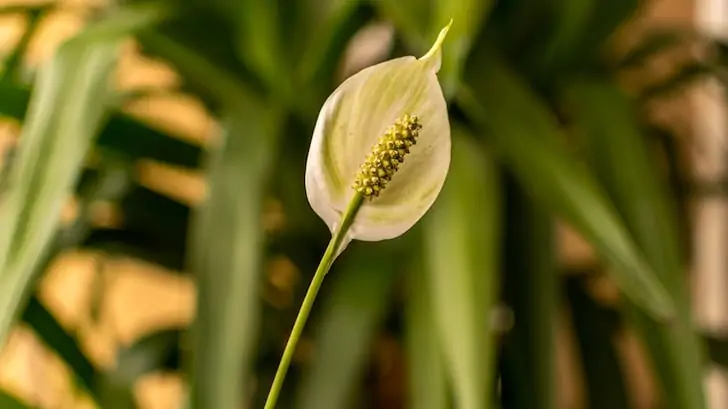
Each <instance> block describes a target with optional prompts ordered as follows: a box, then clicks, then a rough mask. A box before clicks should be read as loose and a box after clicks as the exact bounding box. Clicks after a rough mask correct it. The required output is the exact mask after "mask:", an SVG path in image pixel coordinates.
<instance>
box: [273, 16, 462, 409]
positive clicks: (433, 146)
mask: <svg viewBox="0 0 728 409" xmlns="http://www.w3.org/2000/svg"><path fill="white" fill-rule="evenodd" d="M450 24H452V21H450ZM450 24H448V26H447V27H445V28H444V29H442V31H441V32H440V35H439V36H438V37H437V40H436V41H435V44H434V45H433V46H432V48H431V49H430V51H429V52H428V53H427V54H425V55H424V56H423V57H422V58H419V59H416V58H415V57H403V58H397V59H394V60H390V61H387V62H384V63H381V64H378V65H375V66H373V67H369V68H366V69H364V70H362V71H360V72H359V73H357V74H355V75H354V76H352V77H350V78H349V79H347V80H346V81H344V82H343V83H342V84H341V85H340V86H339V88H337V89H336V90H335V91H334V93H333V94H331V96H330V97H329V98H328V99H327V100H326V102H325V103H324V106H323V108H321V112H320V113H319V117H318V120H317V122H316V128H315V129H314V132H313V139H312V140H311V148H310V150H309V152H308V160H307V162H306V194H307V195H308V200H309V202H310V203H311V207H312V208H313V209H314V211H315V212H316V213H317V214H318V215H319V216H320V217H321V218H322V219H323V220H324V221H325V222H326V224H327V225H328V226H329V229H331V233H332V237H331V241H330V242H329V246H328V247H327V248H326V252H325V253H324V255H323V257H322V258H321V263H320V264H319V266H318V268H317V269H316V272H315V273H314V276H313V279H312V280H311V285H310V286H309V288H308V291H307V292H306V297H305V298H304V299H303V304H301V309H300V310H299V311H298V316H297V317H296V322H295V323H294V324H293V329H292V330H291V335H290V337H289V338H288V342H287V343H286V348H285V350H284V351H283V356H281V362H280V364H279V365H278V371H277V372H276V375H275V378H273V384H272V385H271V388H270V391H269V392H268V399H266V402H265V409H273V408H275V405H276V402H277V401H278V396H279V394H280V391H281V388H282V386H283V381H284V379H285V377H286V373H287V371H288V367H289V366H290V364H291V359H292V357H293V352H294V351H295V349H296V345H297V344H298V341H299V339H300V338H301V334H302V332H303V327H304V326H305V325H306V320H307V319H308V315H309V313H310V312H311V308H312V306H313V303H314V300H315V299H316V295H317V294H318V291H319V288H321V283H322V282H323V280H324V277H325V276H326V274H327V273H328V271H329V269H330V268H331V265H332V264H333V262H334V259H335V258H336V256H337V255H338V254H340V253H341V252H342V251H343V250H344V248H346V246H347V244H348V243H349V241H351V240H352V239H358V240H365V241H377V240H385V239H391V238H394V237H397V236H399V235H401V234H403V233H404V232H406V231H407V230H409V228H410V227H412V226H413V225H414V224H415V223H416V222H417V220H419V219H420V218H421V217H422V216H423V215H424V214H425V212H427V210H428V209H429V208H430V206H432V203H433V202H434V201H435V199H436V198H437V195H438V194H439V193H440V190H441V189H442V185H443V184H444V183H445V176H447V171H448V168H449V167H450V122H449V120H448V117H447V105H446V104H445V97H444V96H443V95H442V89H441V88H440V84H439V83H438V82H437V71H438V70H439V69H440V59H441V56H440V48H441V47H442V42H443V41H444V40H445V36H446V35H447V31H448V29H449V28H450Z"/></svg>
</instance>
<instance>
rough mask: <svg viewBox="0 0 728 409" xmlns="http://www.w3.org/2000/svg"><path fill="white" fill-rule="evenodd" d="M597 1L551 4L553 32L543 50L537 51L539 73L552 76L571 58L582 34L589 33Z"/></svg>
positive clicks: (581, 0)
mask: <svg viewBox="0 0 728 409" xmlns="http://www.w3.org/2000/svg"><path fill="white" fill-rule="evenodd" d="M598 1H599V0H596V1H595V0H562V1H557V2H553V3H554V5H555V7H556V9H555V10H554V15H555V17H554V20H555V21H554V22H553V23H552V24H553V25H554V27H555V29H554V32H553V33H552V34H551V35H550V36H549V37H548V40H547V42H546V44H545V45H544V47H543V49H541V50H539V51H538V54H537V55H538V60H537V62H536V66H539V67H541V69H540V70H539V71H542V73H548V74H550V75H553V74H555V73H557V72H559V69H561V68H563V67H564V64H566V63H568V62H570V61H568V60H569V59H570V58H572V53H573V52H574V46H575V45H577V44H578V42H579V40H580V39H581V36H582V34H583V33H584V32H586V31H589V26H588V25H587V24H588V23H589V22H590V17H591V15H592V10H593V9H594V7H595V5H596V3H597V2H598Z"/></svg>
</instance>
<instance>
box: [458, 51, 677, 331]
mask: <svg viewBox="0 0 728 409" xmlns="http://www.w3.org/2000/svg"><path fill="white" fill-rule="evenodd" d="M478 58H479V59H484V60H480V61H482V64H479V65H477V66H474V67H473V69H472V70H469V75H468V79H469V81H468V82H469V85H470V87H469V88H467V89H465V88H464V89H463V91H464V92H462V93H461V94H460V95H459V99H458V100H459V103H460V104H461V105H462V107H463V109H464V110H466V113H467V114H468V116H469V118H470V119H471V120H472V121H474V123H475V124H476V125H477V126H478V127H479V128H480V129H482V130H483V131H484V132H486V133H487V135H488V137H489V138H490V139H491V140H492V142H493V144H494V146H495V147H496V148H497V149H498V152H499V153H500V154H501V155H502V156H503V158H504V160H505V161H506V162H507V164H508V165H509V166H510V168H511V169H512V171H513V173H514V174H515V176H516V177H517V178H518V180H519V183H521V184H522V185H523V187H524V189H525V190H526V191H527V192H528V193H529V194H530V195H532V197H534V198H535V199H536V200H537V202H538V203H541V204H542V205H545V206H547V209H550V210H551V211H554V212H556V213H557V214H558V215H559V216H561V217H563V218H564V219H566V220H567V221H569V222H570V223H571V224H572V225H574V227H575V228H577V229H578V230H579V231H580V232H581V234H582V235H583V236H584V237H585V238H586V239H587V240H589V241H590V242H591V243H592V245H594V247H595V248H596V249H597V251H598V252H599V253H600V254H601V255H602V256H603V257H604V258H605V259H606V260H608V261H609V262H610V263H611V264H612V265H613V266H615V268H614V269H610V270H609V271H610V272H611V273H612V277H613V278H614V279H615V281H616V282H617V283H618V285H619V286H620V288H621V289H622V290H623V291H624V292H625V293H626V294H627V296H628V297H630V298H631V299H633V300H634V301H635V302H637V303H638V304H639V305H640V306H641V307H643V308H645V309H646V310H647V311H649V312H650V313H651V314H653V315H654V316H656V317H661V318H663V319H664V318H669V317H672V316H673V315H674V313H675V312H674V308H675V307H674V305H673V303H672V300H671V298H670V294H669V293H668V292H667V291H666V290H665V288H664V286H663V285H662V284H661V283H660V281H659V280H658V279H657V278H656V276H655V273H654V271H653V270H652V268H651V267H650V265H649V264H647V262H646V260H645V259H644V256H643V254H641V252H640V251H639V249H638V248H637V246H636V244H635V242H634V240H633V238H632V237H631V236H630V235H629V232H628V230H627V229H626V227H625V226H624V224H623V223H622V221H621V220H620V218H619V215H618V214H617V212H616V211H615V209H614V207H613V205H612V203H611V202H610V201H609V200H608V199H607V196H606V195H605V194H604V192H603V191H602V190H601V189H600V187H599V185H598V184H597V183H596V180H595V179H594V178H593V176H592V174H591V173H590V172H589V171H588V169H587V168H586V167H585V166H581V165H580V163H579V162H577V161H576V160H575V159H574V158H573V157H571V156H570V154H569V153H568V151H567V150H566V148H565V147H564V146H562V144H561V140H560V137H561V135H560V132H559V128H558V126H557V124H556V122H555V120H554V118H553V117H552V113H551V112H550V111H549V110H548V109H547V107H546V106H545V105H543V104H542V103H541V102H540V101H539V99H538V98H537V97H536V96H535V95H533V94H532V93H531V92H530V90H529V89H528V86H527V85H526V84H523V83H522V82H521V81H520V80H519V78H518V77H517V76H516V75H514V74H513V73H511V72H510V71H509V70H508V68H507V67H506V66H505V65H504V64H503V63H502V61H500V60H499V58H498V56H497V55H495V54H493V53H485V52H481V53H479V54H478ZM476 67H477V68H476Z"/></svg>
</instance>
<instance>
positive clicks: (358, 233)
mask: <svg viewBox="0 0 728 409" xmlns="http://www.w3.org/2000/svg"><path fill="white" fill-rule="evenodd" d="M448 28H449V26H448ZM448 28H445V29H443V31H442V32H441V33H440V36H439V37H438V40H437V42H436V43H435V45H434V46H433V48H432V50H431V51H430V52H428V53H427V55H425V56H424V57H422V58H420V59H417V58H415V57H402V58H397V59H394V60H390V61H386V62H383V63H381V64H377V65H375V66H372V67H369V68H366V69H364V70H362V71H360V72H358V73H357V74H354V75H353V76H351V77H350V78H348V79H347V80H346V81H344V82H343V83H342V84H341V85H340V86H339V87H338V88H337V89H336V90H335V91H334V92H333V93H332V94H331V95H330V96H329V98H328V99H327V100H326V102H325V103H324V105H323V107H322V108H321V112H320V113H319V117H318V120H317V122H316V127H315V129H314V134H313V138H312V140H311V147H310V150H309V153H308V159H307V163H306V193H307V195H308V200H309V203H310V204H311V207H312V208H313V210H314V211H315V212H316V213H317V214H318V215H319V217H321V218H322V219H323V220H324V222H326V224H327V225H328V227H329V229H331V230H332V231H334V229H336V227H337V225H338V223H339V222H340V220H341V215H342V213H343V212H344V210H345V209H346V208H347V205H348V203H349V201H350V200H351V198H352V196H353V195H354V194H356V192H355V190H354V189H352V184H353V183H354V180H355V178H356V175H357V171H358V169H359V167H360V166H361V165H362V163H364V161H365V159H366V157H367V155H369V154H370V153H371V152H372V148H373V147H374V146H375V145H376V144H377V140H378V138H379V137H380V136H382V135H383V134H384V133H385V132H386V131H387V129H388V128H389V127H390V126H392V125H393V124H394V123H395V121H397V120H398V119H400V118H402V117H404V116H405V115H416V116H417V118H418V120H419V124H420V125H421V129H420V131H419V135H418V137H417V143H416V144H415V145H414V146H412V148H411V150H410V153H409V154H407V155H406V158H405V159H404V161H403V163H402V164H401V165H400V166H399V169H398V170H397V171H396V173H395V174H394V175H393V177H392V179H391V181H390V182H389V183H388V184H387V186H386V188H384V189H383V190H382V191H381V194H380V195H379V196H378V197H374V198H372V199H371V200H365V201H364V203H363V205H362V207H361V209H360V210H359V213H358V214H357V216H356V218H355V220H354V223H353V224H352V226H351V228H350V230H349V237H350V238H351V239H356V240H364V241H377V240H385V239H391V238H394V237H397V236H400V235H401V234H403V233H404V232H406V231H407V230H409V229H410V228H411V227H412V226H413V225H414V224H415V223H416V222H417V221H418V220H419V219H420V218H421V217H422V216H423V215H424V214H425V212H427V210H428V209H429V208H430V207H431V206H432V204H433V202H434V201H435V199H436V198H437V196H438V194H439V193H440V190H441V188H442V186H443V183H444V182H445V177H446V176H447V172H448V168H449V166H450V122H449V119H448V113H447V104H446V102H445V98H444V96H443V93H442V89H441V87H440V84H439V82H438V79H437V71H438V70H439V66H440V47H441V45H442V41H443V39H444V37H445V35H446V33H447V29H448Z"/></svg>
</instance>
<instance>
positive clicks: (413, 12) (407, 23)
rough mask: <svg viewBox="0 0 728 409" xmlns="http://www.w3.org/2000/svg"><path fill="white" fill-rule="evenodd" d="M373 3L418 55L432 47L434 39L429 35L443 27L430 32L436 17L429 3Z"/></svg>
mask: <svg viewBox="0 0 728 409" xmlns="http://www.w3.org/2000/svg"><path fill="white" fill-rule="evenodd" d="M373 3H374V4H375V5H376V6H377V8H378V9H379V12H380V13H381V14H382V15H383V16H384V17H385V18H386V19H387V20H390V21H391V22H392V23H394V25H395V27H397V29H398V30H399V32H398V34H399V35H401V36H402V39H403V40H404V42H405V44H406V45H407V47H408V48H409V49H411V50H412V51H413V52H415V53H417V54H418V55H422V54H424V53H426V52H427V50H428V49H429V48H430V46H431V44H432V41H433V39H430V38H429V37H428V36H431V35H433V34H434V33H437V32H438V31H439V30H440V29H442V27H439V28H438V29H437V30H436V31H435V32H434V33H430V32H429V30H430V28H431V27H432V23H433V19H434V18H433V17H434V16H433V15H432V14H433V11H432V7H430V5H429V4H422V2H420V1H417V0H374V1H373ZM448 21H449V18H448ZM445 24H447V21H446V22H445ZM443 26H444V24H443Z"/></svg>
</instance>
